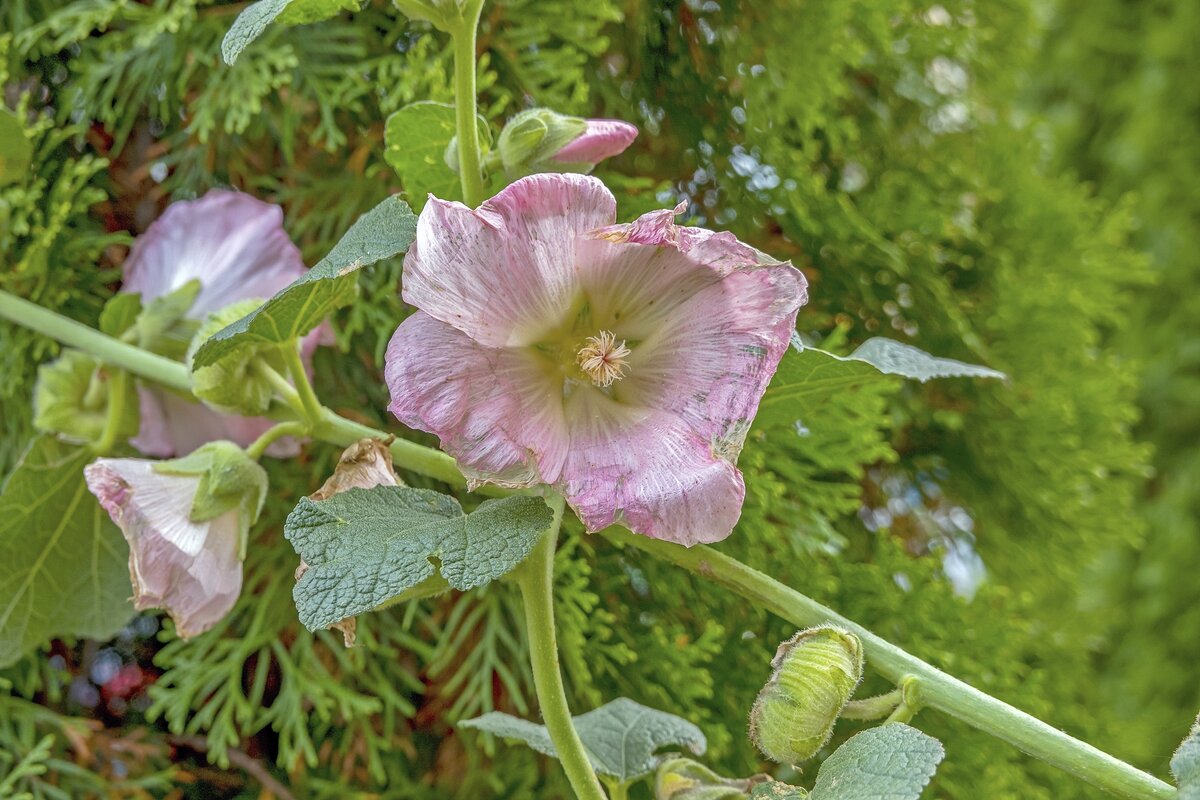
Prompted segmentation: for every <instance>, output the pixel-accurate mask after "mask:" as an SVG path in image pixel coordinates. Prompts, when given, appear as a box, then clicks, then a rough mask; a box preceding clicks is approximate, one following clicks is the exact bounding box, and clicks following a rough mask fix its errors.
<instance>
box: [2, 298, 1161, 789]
mask: <svg viewBox="0 0 1200 800" xmlns="http://www.w3.org/2000/svg"><path fill="white" fill-rule="evenodd" d="M0 318H4V319H8V320H10V321H12V322H15V323H17V324H19V325H23V326H24V327H26V328H29V329H31V330H34V331H37V332H39V333H42V334H45V335H46V336H50V337H52V338H54V339H57V340H58V341H60V342H62V343H63V344H66V345H71V346H73V347H77V348H79V349H80V350H83V351H85V352H87V353H90V354H91V355H93V356H95V357H96V358H98V359H100V360H101V361H103V362H104V363H106V364H111V365H113V366H116V367H121V368H122V369H126V370H128V371H129V372H131V373H133V374H135V375H138V376H139V377H142V378H145V379H148V380H151V381H155V382H157V383H160V384H163V385H165V386H168V387H170V388H172V389H175V390H177V391H180V392H183V393H185V394H189V393H190V387H191V383H190V381H189V378H188V372H187V368H186V367H184V366H183V365H182V364H180V363H178V362H175V361H171V360H170V359H167V358H163V357H161V356H158V355H155V354H153V353H150V352H147V351H145V350H141V349H140V348H137V347H134V346H132V345H129V344H126V343H124V342H121V341H118V340H117V339H114V338H112V337H111V336H106V335H104V334H103V333H101V332H99V331H96V330H93V329H92V328H89V327H87V326H86V325H81V324H80V323H78V322H75V321H74V320H71V319H68V318H66V317H64V316H62V315H60V314H58V313H56V312H54V311H50V310H49V309H45V308H42V307H41V306H38V305H37V304H35V303H31V302H29V301H27V300H23V299H21V298H19V297H15V296H13V295H11V294H9V293H7V292H4V291H0ZM321 415H322V416H321V424H320V425H318V426H317V428H316V430H314V431H313V432H312V435H313V436H314V437H316V438H319V439H322V440H324V441H327V442H330V443H332V444H335V445H341V446H346V445H349V444H351V443H353V442H354V441H356V440H358V439H361V438H365V437H373V438H378V439H385V438H387V434H386V433H384V432H383V431H381V430H379V429H377V428H372V427H370V426H369V425H363V424H362V423H359V422H355V421H353V420H349V419H345V418H343V417H339V416H338V415H337V414H335V413H334V412H332V411H330V410H329V409H327V408H325V409H322V411H321ZM391 452H392V456H393V458H395V459H396V463H397V464H398V465H399V466H401V467H403V468H405V469H410V470H412V471H414V472H420V473H422V474H424V475H428V476H429V477H432V478H436V479H438V480H442V481H445V482H447V483H449V484H451V485H453V486H463V485H464V478H463V475H462V473H461V472H460V471H459V470H458V468H457V466H456V465H455V462H454V459H453V458H451V457H450V456H448V455H446V454H445V453H442V452H440V451H438V450H434V449H432V448H428V447H422V446H421V445H419V444H416V443H415V442H408V441H405V440H403V439H396V440H395V441H393V442H392V444H391ZM482 490H483V491H484V492H485V493H487V494H493V495H499V494H506V492H505V491H504V490H502V489H497V488H495V487H482ZM603 535H604V536H605V537H607V538H608V539H610V540H611V541H613V542H615V543H617V544H620V545H626V546H632V547H637V548H640V549H642V550H644V551H646V552H647V553H649V554H651V555H653V556H656V557H658V558H662V559H664V560H666V561H670V562H672V563H674V564H677V565H679V566H681V567H684V568H685V569H688V570H689V571H691V572H693V573H695V574H696V575H698V576H699V577H701V578H704V579H706V580H712V581H714V582H715V583H718V584H720V585H722V586H724V587H726V588H728V589H730V590H731V591H733V592H735V593H736V594H738V595H740V596H742V597H744V598H746V599H747V600H750V601H751V602H754V603H756V604H757V605H759V606H761V607H762V608H765V609H767V610H769V611H771V612H773V613H775V614H777V615H778V616H780V617H782V618H783V619H786V620H789V621H790V622H792V623H793V624H795V625H797V626H800V627H810V626H812V625H818V624H821V623H826V622H833V623H835V624H837V625H840V626H842V627H843V628H845V629H847V630H850V631H853V632H854V633H855V634H857V635H858V636H859V638H860V639H862V641H863V646H864V648H865V650H866V654H867V657H868V658H869V659H870V661H871V664H872V665H873V666H874V667H875V668H876V669H878V670H879V672H880V673H881V674H883V675H884V676H885V677H887V678H889V679H890V680H894V681H897V682H899V681H901V680H903V678H904V676H906V675H913V676H915V677H916V678H918V679H919V680H920V699H921V702H922V704H923V705H924V706H925V707H928V708H935V709H938V710H940V711H942V712H944V713H946V714H949V715H950V716H952V717H955V718H957V719H960V720H962V721H963V722H966V723H967V724H968V725H970V726H972V727H974V728H977V729H979V730H981V731H984V732H985V733H989V734H991V735H993V736H996V737H998V738H1000V739H1003V740H1004V741H1006V742H1009V743H1010V744H1012V745H1014V746H1016V747H1017V748H1019V749H1021V750H1023V751H1024V752H1026V753H1028V754H1030V755H1031V756H1034V757H1035V758H1039V759H1041V760H1043V761H1045V762H1047V763H1049V764H1053V765H1054V766H1057V767H1059V768H1060V769H1062V770H1064V771H1066V772H1068V773H1070V774H1072V775H1075V776H1076V777H1078V778H1081V779H1083V780H1085V781H1087V782H1088V783H1090V784H1092V785H1093V786H1096V787H1098V788H1100V789H1103V790H1104V791H1107V792H1109V793H1110V794H1113V795H1115V796H1117V797H1122V798H1127V800H1139V799H1140V798H1153V799H1155V800H1159V799H1161V800H1169V799H1170V798H1174V797H1175V796H1176V792H1175V789H1174V788H1173V787H1171V786H1170V785H1168V784H1167V783H1165V782H1163V781H1161V780H1159V779H1158V778H1155V777H1154V776H1152V775H1149V774H1147V773H1145V772H1141V771H1140V770H1138V769H1135V768H1134V767H1133V766H1131V765H1129V764H1126V763H1124V762H1122V761H1120V760H1118V759H1116V758H1114V757H1113V756H1110V755H1108V754H1107V753H1104V752H1102V751H1101V750H1098V749H1096V748H1095V747H1092V746H1091V745H1089V744H1087V743H1086V742H1082V741H1080V740H1078V739H1075V738H1073V737H1071V736H1068V735H1067V734H1066V733H1064V732H1062V731H1060V730H1058V729H1056V728H1053V727H1051V726H1050V725H1047V724H1046V723H1045V722H1042V721H1041V720H1039V719H1037V718H1035V717H1032V716H1030V715H1029V714H1026V713H1025V712H1023V711H1020V710H1018V709H1016V708H1014V707H1013V706H1010V705H1008V704H1007V703H1005V702H1003V701H1001V700H999V699H997V698H995V697H992V696H990V695H987V694H985V693H983V692H981V691H979V690H978V689H975V688H973V687H971V686H969V685H967V684H965V683H963V682H962V681H960V680H958V679H956V678H953V677H951V676H950V675H947V674H946V673H944V672H942V671H941V670H939V669H937V668H935V667H933V666H931V665H929V664H927V663H925V662H924V661H922V660H920V659H919V658H917V657H915V656H913V655H910V654H909V653H906V652H905V651H904V650H902V649H900V648H899V647H897V646H895V645H893V644H891V643H890V642H887V641H885V640H884V639H881V638H880V637H878V636H876V635H875V634H873V633H871V632H870V631H868V630H867V629H866V628H863V627H862V626H861V625H858V624H856V623H854V622H851V621H850V620H848V619H846V618H845V617H843V616H841V615H840V614H838V613H836V612H835V611H833V610H832V609H829V608H826V607H825V606H823V605H821V604H820V603H818V602H817V601H815V600H813V599H811V598H809V597H806V596H805V595H803V594H801V593H800V592H797V591H796V590H794V589H791V588H789V587H787V586H785V585H784V584H782V583H780V582H779V581H776V580H774V579H773V578H771V577H769V576H767V575H764V574H763V573H761V572H759V571H758V570H756V569H753V568H751V567H749V566H747V565H745V564H742V563H741V562H739V561H737V560H736V559H733V558H730V557H729V556H726V555H722V554H721V553H719V552H718V551H716V550H713V549H712V548H710V547H705V546H696V547H692V548H686V547H681V546H680V545H676V544H671V543H670V542H663V541H659V540H657V539H650V538H649V537H646V536H638V535H636V534H633V533H630V532H628V531H626V530H623V529H621V528H616V527H613V528H608V529H606V530H604V531H603ZM555 538H557V537H555ZM550 551H551V552H552V551H553V547H552V546H551V547H550ZM532 558H533V556H531V559H532ZM543 558H544V556H543ZM526 563H529V562H526ZM558 683H559V685H560V686H561V677H560V678H559V681H558ZM543 713H544V712H543ZM590 796H591V797H595V795H590Z"/></svg>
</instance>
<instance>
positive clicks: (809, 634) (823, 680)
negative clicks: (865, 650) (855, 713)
mask: <svg viewBox="0 0 1200 800" xmlns="http://www.w3.org/2000/svg"><path fill="white" fill-rule="evenodd" d="M771 667H772V669H773V672H772V673H771V677H770V679H769V680H768V681H767V683H766V685H765V686H763V688H762V691H761V692H759V693H758V699H757V700H755V701H754V708H753V710H752V711H751V712H750V738H751V740H752V741H753V742H754V744H755V746H756V747H757V748H758V749H759V750H760V751H761V752H762V753H763V755H765V756H767V757H768V758H770V759H771V760H772V761H777V762H779V763H781V764H799V763H801V762H803V761H807V760H808V759H810V758H812V757H813V755H815V754H816V752H817V751H818V750H820V749H821V748H822V747H823V746H824V745H825V743H826V742H828V741H829V737H830V736H831V735H832V734H833V726H834V723H836V722H837V718H838V715H839V714H840V713H841V711H842V707H843V706H845V705H846V702H847V701H848V700H849V699H850V697H851V695H853V694H854V690H855V688H857V686H858V683H859V681H860V680H862V672H863V655H862V643H861V642H860V641H859V640H858V637H857V636H855V635H854V634H852V633H848V632H847V631H844V630H842V629H840V628H835V627H833V626H830V625H826V626H821V627H818V628H810V629H808V630H804V631H800V632H799V633H797V634H796V635H795V636H793V637H792V638H791V639H788V640H787V641H786V642H784V643H783V644H781V645H780V646H779V650H778V651H776V653H775V658H774V659H773V660H772V661H771Z"/></svg>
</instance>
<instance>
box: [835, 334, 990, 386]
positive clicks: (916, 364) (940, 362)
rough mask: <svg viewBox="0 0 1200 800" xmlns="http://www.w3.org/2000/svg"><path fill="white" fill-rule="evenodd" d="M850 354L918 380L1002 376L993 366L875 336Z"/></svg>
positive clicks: (883, 368)
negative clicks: (981, 364)
mask: <svg viewBox="0 0 1200 800" xmlns="http://www.w3.org/2000/svg"><path fill="white" fill-rule="evenodd" d="M849 358H852V359H854V360H856V361H865V362H867V363H868V364H871V365H873V366H874V367H876V368H877V369H878V370H879V371H880V372H884V373H887V374H888V375H900V376H902V377H905V378H913V379H914V380H918V381H920V382H921V383H924V382H925V381H928V380H932V379H933V378H1004V377H1005V375H1004V373H1003V372H997V371H996V370H994V369H988V368H987V367H980V366H977V365H975V364H968V363H966V362H964V361H955V360H954V359H953V358H938V357H936V356H931V355H929V353H926V352H925V351H924V350H921V349H919V348H916V347H913V346H912V345H910V344H904V343H903V342H897V341H895V340H894V339H883V338H878V337H877V338H874V339H868V340H867V341H865V342H863V343H862V344H860V345H859V346H858V349H856V350H855V351H854V352H853V353H851V354H850V356H849Z"/></svg>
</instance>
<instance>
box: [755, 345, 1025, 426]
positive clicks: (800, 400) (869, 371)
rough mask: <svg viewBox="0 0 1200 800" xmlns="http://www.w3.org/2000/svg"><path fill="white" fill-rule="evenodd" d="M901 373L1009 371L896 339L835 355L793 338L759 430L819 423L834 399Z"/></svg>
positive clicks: (922, 377) (924, 376) (985, 374)
mask: <svg viewBox="0 0 1200 800" xmlns="http://www.w3.org/2000/svg"><path fill="white" fill-rule="evenodd" d="M893 375H899V376H901V377H904V378H912V379H915V380H918V381H921V382H925V381H927V380H930V379H932V378H950V377H976V378H1003V377H1004V373H1003V372H997V371H996V370H993V369H988V368H987V367H979V366H975V365H974V364H966V363H964V362H962V361H955V360H954V359H951V358H936V357H935V356H931V355H929V354H928V353H926V352H925V351H923V350H919V349H917V348H915V347H912V346H911V345H907V344H902V343H900V342H896V341H893V340H891V339H881V338H875V339H868V340H867V341H865V342H863V343H862V344H861V345H860V346H859V347H858V349H857V350H855V351H854V352H853V353H851V354H850V355H848V356H835V355H834V354H833V353H827V352H825V351H824V350H819V349H817V348H815V347H808V346H806V345H804V344H801V343H800V341H799V340H798V339H793V340H792V346H791V347H789V348H788V350H787V352H786V353H784V355H783V359H782V360H781V361H780V362H779V369H778V370H776V372H775V377H774V378H773V379H772V380H771V385H770V386H768V387H767V391H766V393H765V394H764V395H763V399H762V402H761V403H760V404H759V406H758V416H757V417H756V418H755V426H756V427H757V428H758V429H759V430H762V429H764V428H769V427H772V426H776V425H791V424H793V423H795V422H796V421H797V420H805V421H809V420H814V419H818V418H819V417H820V414H821V406H822V405H824V404H825V403H827V402H829V401H830V400H831V399H832V398H833V397H834V395H836V394H839V393H841V392H852V391H856V390H857V389H859V388H861V387H863V386H867V385H872V384H879V383H882V382H884V381H888V380H894V378H892V377H891V376H893Z"/></svg>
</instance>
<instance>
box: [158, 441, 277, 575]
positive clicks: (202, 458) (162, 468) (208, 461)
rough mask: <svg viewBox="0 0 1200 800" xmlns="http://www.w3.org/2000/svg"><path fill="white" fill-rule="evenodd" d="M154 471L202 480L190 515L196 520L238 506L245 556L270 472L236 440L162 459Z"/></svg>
mask: <svg viewBox="0 0 1200 800" xmlns="http://www.w3.org/2000/svg"><path fill="white" fill-rule="evenodd" d="M154 471H155V472H160V473H163V474H164V475H181V476H191V477H198V478H199V479H200V485H199V486H198V487H197V489H196V496H195V498H194V499H193V500H192V509H191V512H190V513H189V515H188V516H189V517H190V518H191V520H192V521H193V522H207V521H208V520H211V519H215V518H217V517H219V516H221V515H222V514H224V513H225V512H227V511H231V510H233V509H239V510H240V512H241V513H240V514H239V515H238V521H239V523H240V532H241V550H242V556H243V557H245V550H246V535H247V533H248V532H249V530H250V526H251V525H253V524H254V521H255V520H257V519H258V515H259V513H260V512H261V511H262V506H263V502H264V501H265V500H266V497H267V486H268V481H267V472H266V470H264V469H263V468H262V467H260V466H259V465H258V462H256V461H255V460H254V459H252V458H250V456H248V455H246V451H245V450H243V449H242V448H241V447H239V446H237V445H236V444H234V443H233V442H227V441H217V442H209V443H208V444H206V445H202V446H201V447H199V448H197V449H196V450H193V451H192V452H191V453H189V454H188V455H186V456H184V457H183V458H175V459H171V460H170V461H159V462H158V463H156V464H155V465H154Z"/></svg>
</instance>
